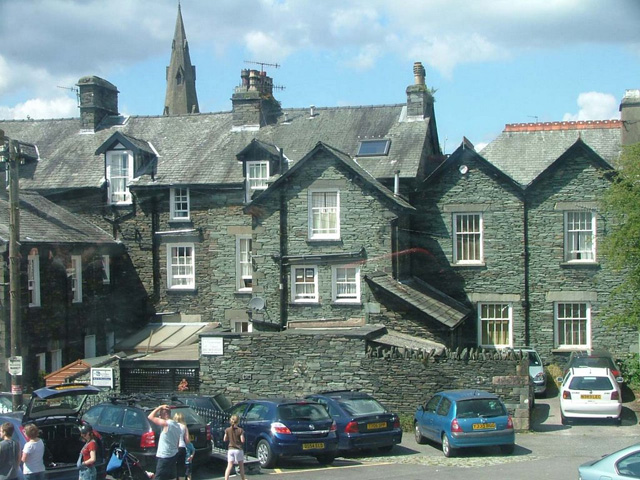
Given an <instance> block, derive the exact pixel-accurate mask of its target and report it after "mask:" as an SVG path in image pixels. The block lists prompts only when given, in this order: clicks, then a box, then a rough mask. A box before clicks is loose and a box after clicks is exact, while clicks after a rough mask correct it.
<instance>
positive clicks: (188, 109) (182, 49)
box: [163, 3, 200, 115]
mask: <svg viewBox="0 0 640 480" xmlns="http://www.w3.org/2000/svg"><path fill="white" fill-rule="evenodd" d="M198 112H200V108H199V107H198V96H197V94H196V67H195V66H193V65H191V58H190V57H189V44H188V43H187V36H186V34H185V33H184V23H183V22H182V10H181V8H180V3H178V18H177V19H176V30H175V33H174V34H173V43H172V44H171V61H170V64H169V66H168V67H167V93H166V95H165V99H164V112H163V114H164V115H181V114H185V113H198Z"/></svg>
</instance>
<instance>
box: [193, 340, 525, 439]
mask: <svg viewBox="0 0 640 480" xmlns="http://www.w3.org/2000/svg"><path fill="white" fill-rule="evenodd" d="M374 330H375V329H371V328H369V329H368V330H367V332H368V333H361V332H359V331H358V330H357V329H354V330H353V331H349V330H341V331H335V332H329V331H311V330H304V331H303V330H299V331H296V330H286V331H285V332H282V333H268V332H261V333H253V334H243V335H238V334H219V335H215V336H218V337H221V338H222V341H223V346H224V350H223V354H222V355H215V356H209V355H203V356H201V358H200V380H201V385H200V392H201V394H207V393H214V392H224V393H225V394H226V395H227V396H228V397H229V398H230V399H231V400H232V401H239V400H242V399H244V398H247V397H248V396H261V397H274V396H279V397H282V396H285V397H301V396H304V395H307V394H311V393H315V392H319V391H325V390H341V389H353V390H361V391H365V392H368V393H370V394H372V395H374V396H375V397H376V398H378V399H379V400H380V401H381V402H383V403H384V404H386V405H387V406H388V407H389V408H391V409H393V410H395V411H397V412H399V413H401V414H404V415H409V416H411V415H413V413H414V412H415V409H416V407H417V406H418V405H420V404H423V403H424V402H426V401H427V400H428V398H429V397H430V396H431V395H433V394H434V393H436V392H438V391H440V390H445V389H452V388H456V389H457V388H478V389H482V390H488V391H491V392H494V393H496V394H498V395H500V396H501V398H502V399H503V401H504V402H505V403H506V405H507V407H508V408H509V411H510V412H511V413H512V414H513V417H514V422H515V425H516V428H517V429H518V430H520V431H522V430H528V429H529V405H530V403H529V402H530V399H531V396H532V393H531V389H530V385H529V375H528V373H527V364H526V361H523V360H522V359H520V358H519V357H517V356H515V355H513V354H501V353H498V352H495V351H494V352H484V351H470V350H463V351H454V352H447V353H445V354H443V355H439V356H435V355H433V354H432V353H430V352H425V351H420V350H412V349H409V348H398V347H392V346H390V345H385V344H380V343H376V341H375V338H371V337H372V335H373V333H372V332H374ZM378 333H379V332H378ZM212 336H213V335H212Z"/></svg>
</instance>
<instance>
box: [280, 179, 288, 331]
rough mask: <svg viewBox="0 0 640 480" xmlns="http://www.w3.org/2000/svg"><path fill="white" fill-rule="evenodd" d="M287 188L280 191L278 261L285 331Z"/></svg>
mask: <svg viewBox="0 0 640 480" xmlns="http://www.w3.org/2000/svg"><path fill="white" fill-rule="evenodd" d="M286 190H287V189H286V188H281V189H280V258H279V259H278V262H279V268H280V285H279V288H280V329H281V330H282V329H284V327H285V326H286V325H287V320H288V316H287V313H288V310H287V291H288V288H287V287H288V282H287V272H286V271H285V267H284V260H283V259H284V257H285V256H286V255H287V254H288V250H287V239H288V235H287V201H286V198H285V192H286Z"/></svg>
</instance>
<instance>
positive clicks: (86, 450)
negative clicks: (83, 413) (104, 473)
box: [78, 424, 98, 480]
mask: <svg viewBox="0 0 640 480" xmlns="http://www.w3.org/2000/svg"><path fill="white" fill-rule="evenodd" d="M80 436H81V437H82V439H83V440H84V441H85V444H84V447H82V450H80V457H81V458H80V465H78V471H79V477H78V478H79V480H96V476H97V472H96V460H97V458H98V456H97V455H98V444H97V443H96V439H95V437H94V435H93V428H91V425H88V424H84V425H80Z"/></svg>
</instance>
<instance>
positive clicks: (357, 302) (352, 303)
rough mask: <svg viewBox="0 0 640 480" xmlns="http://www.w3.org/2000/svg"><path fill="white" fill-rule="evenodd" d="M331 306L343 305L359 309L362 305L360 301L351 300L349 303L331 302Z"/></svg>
mask: <svg viewBox="0 0 640 480" xmlns="http://www.w3.org/2000/svg"><path fill="white" fill-rule="evenodd" d="M331 304H332V305H335V306H337V307H339V306H340V305H344V306H345V307H359V306H361V305H362V302H361V301H360V300H351V301H348V302H347V301H344V300H343V301H336V300H334V301H333V302H331Z"/></svg>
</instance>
